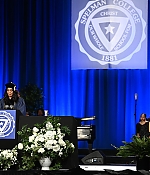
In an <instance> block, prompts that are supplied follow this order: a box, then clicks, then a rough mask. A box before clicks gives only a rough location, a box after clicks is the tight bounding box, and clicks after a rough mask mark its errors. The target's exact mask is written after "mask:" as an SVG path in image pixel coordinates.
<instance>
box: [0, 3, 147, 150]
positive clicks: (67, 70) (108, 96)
mask: <svg viewBox="0 0 150 175" xmlns="http://www.w3.org/2000/svg"><path fill="white" fill-rule="evenodd" d="M9 81H13V82H14V83H15V84H16V85H17V88H22V87H24V86H25V85H26V84H27V83H29V82H30V83H33V84H36V85H37V86H38V87H41V88H43V91H44V96H45V97H44V109H48V110H49V113H50V114H51V115H58V116H60V115H62V116H63V115H67V116H74V117H88V116H93V115H95V116H96V120H95V122H94V123H95V125H96V140H95V141H94V148H112V147H111V144H113V145H116V146H119V145H121V144H122V143H121V141H122V140H126V141H130V138H131V137H132V135H133V134H135V124H136V123H137V122H138V120H139V117H140V114H141V113H142V112H144V113H146V114H147V116H148V117H149V115H150V69H149V59H148V69H147V70H113V69H109V70H71V0H0V82H1V83H0V97H2V96H3V93H4V85H5V83H7V82H9ZM135 93H137V94H138V100H137V106H136V115H135V99H134V94H135ZM80 146H81V147H84V146H86V145H84V143H83V144H81V145H80Z"/></svg>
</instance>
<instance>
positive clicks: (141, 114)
mask: <svg viewBox="0 0 150 175" xmlns="http://www.w3.org/2000/svg"><path fill="white" fill-rule="evenodd" d="M142 115H144V117H145V118H146V114H145V113H142V114H141V115H140V121H141V117H142Z"/></svg>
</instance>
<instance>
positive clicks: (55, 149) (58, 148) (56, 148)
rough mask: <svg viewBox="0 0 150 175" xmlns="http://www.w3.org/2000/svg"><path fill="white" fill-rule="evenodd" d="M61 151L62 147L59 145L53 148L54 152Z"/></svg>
mask: <svg viewBox="0 0 150 175" xmlns="http://www.w3.org/2000/svg"><path fill="white" fill-rule="evenodd" d="M59 150H60V146H59V145H58V144H57V145H55V146H53V151H55V152H58V151H59Z"/></svg>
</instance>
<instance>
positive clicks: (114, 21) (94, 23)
mask: <svg viewBox="0 0 150 175" xmlns="http://www.w3.org/2000/svg"><path fill="white" fill-rule="evenodd" d="M145 28H146V22H145V21H144V19H143V18H142V11H141V10H140V9H138V8H136V7H135V5H134V4H133V2H132V1H131V0H95V1H89V2H88V3H87V5H86V7H85V8H84V9H82V10H81V11H80V12H79V16H78V20H77V21H76V23H75V30H76V35H75V39H76V41H77V42H78V44H79V48H80V51H81V52H83V53H84V54H86V55H87V56H88V58H89V59H90V60H91V61H97V62H98V63H100V64H101V65H105V64H108V63H109V64H113V65H117V64H119V63H120V62H121V61H128V60H130V59H131V58H132V56H133V54H134V53H136V52H138V51H139V50H140V49H141V44H142V42H143V41H144V39H145V38H146V34H145Z"/></svg>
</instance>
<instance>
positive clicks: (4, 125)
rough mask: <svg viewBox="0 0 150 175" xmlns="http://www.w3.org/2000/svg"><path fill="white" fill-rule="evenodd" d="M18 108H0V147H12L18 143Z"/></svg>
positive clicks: (19, 113)
mask: <svg viewBox="0 0 150 175" xmlns="http://www.w3.org/2000/svg"><path fill="white" fill-rule="evenodd" d="M21 115H22V113H21V112H20V111H19V110H0V149H12V148H13V147H14V146H15V145H16V144H17V143H18V137H17V131H18V124H19V122H18V121H19V117H20V116H21Z"/></svg>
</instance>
